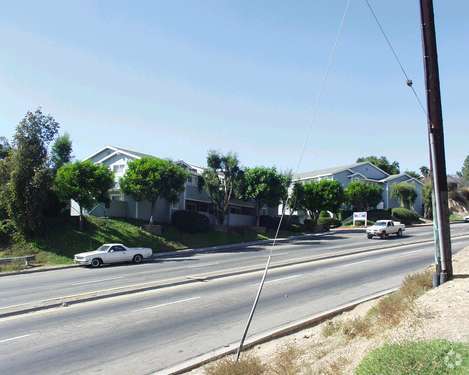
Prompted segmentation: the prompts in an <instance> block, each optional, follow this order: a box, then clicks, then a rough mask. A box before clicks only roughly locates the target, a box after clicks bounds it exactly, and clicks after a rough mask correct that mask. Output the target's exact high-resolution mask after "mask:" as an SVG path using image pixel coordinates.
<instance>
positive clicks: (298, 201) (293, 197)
mask: <svg viewBox="0 0 469 375" xmlns="http://www.w3.org/2000/svg"><path fill="white" fill-rule="evenodd" d="M287 206H288V209H289V211H290V216H291V215H293V213H294V212H296V211H298V210H300V209H301V208H303V207H304V206H305V189H304V185H303V184H302V183H301V182H295V183H293V186H292V187H291V192H290V196H289V198H288V201H287Z"/></svg>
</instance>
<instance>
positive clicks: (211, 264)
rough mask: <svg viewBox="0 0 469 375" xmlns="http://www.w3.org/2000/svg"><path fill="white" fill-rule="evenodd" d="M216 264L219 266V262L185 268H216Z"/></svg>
mask: <svg viewBox="0 0 469 375" xmlns="http://www.w3.org/2000/svg"><path fill="white" fill-rule="evenodd" d="M217 264H220V262H215V263H206V264H197V265H195V266H187V267H185V268H200V267H208V266H216V265H217Z"/></svg>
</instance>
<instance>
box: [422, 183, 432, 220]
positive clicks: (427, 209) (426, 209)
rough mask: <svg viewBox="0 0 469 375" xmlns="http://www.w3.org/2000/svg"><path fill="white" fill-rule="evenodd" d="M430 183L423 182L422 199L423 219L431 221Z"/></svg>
mask: <svg viewBox="0 0 469 375" xmlns="http://www.w3.org/2000/svg"><path fill="white" fill-rule="evenodd" d="M432 194H433V192H432V183H431V181H427V182H425V184H424V185H423V190H422V197H423V217H424V218H425V219H432V217H433V203H432Z"/></svg>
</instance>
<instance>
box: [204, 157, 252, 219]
mask: <svg viewBox="0 0 469 375" xmlns="http://www.w3.org/2000/svg"><path fill="white" fill-rule="evenodd" d="M201 177H202V178H201V179H200V183H201V187H202V188H203V189H204V190H205V191H206V192H207V194H208V195H209V196H210V199H211V200H212V203H213V205H214V208H215V214H216V218H217V222H218V224H219V225H223V224H224V223H225V217H226V215H227V214H228V211H229V207H230V200H231V198H234V196H235V194H237V193H239V192H240V190H242V189H241V188H242V184H243V170H242V169H241V167H240V166H239V161H238V157H237V156H236V154H234V153H227V154H225V155H223V154H221V153H219V152H217V151H209V153H208V155H207V169H205V170H204V172H203V174H202V176H201ZM228 217H229V216H228Z"/></svg>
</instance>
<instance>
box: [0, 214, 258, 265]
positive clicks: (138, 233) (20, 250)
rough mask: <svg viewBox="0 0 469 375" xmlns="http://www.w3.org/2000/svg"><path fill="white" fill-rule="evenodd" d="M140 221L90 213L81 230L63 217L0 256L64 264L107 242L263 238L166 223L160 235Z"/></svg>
mask: <svg viewBox="0 0 469 375" xmlns="http://www.w3.org/2000/svg"><path fill="white" fill-rule="evenodd" d="M141 224H142V223H139V222H132V223H131V222H128V221H124V220H115V219H102V218H95V217H89V218H88V222H87V225H86V228H85V230H84V231H83V232H81V231H79V230H78V227H77V225H76V224H75V223H71V222H66V221H64V220H51V221H49V222H48V224H47V226H46V229H45V230H44V232H43V233H42V235H41V236H40V237H38V238H36V239H33V240H25V239H17V240H16V241H15V242H14V243H12V244H10V245H8V246H7V247H3V248H0V258H2V257H8V256H21V255H30V254H36V258H37V261H38V263H40V264H67V263H71V262H72V258H73V255H74V254H75V253H78V252H82V251H88V250H93V249H96V248H97V247H98V246H99V245H101V244H103V243H107V242H118V243H123V244H125V245H127V246H130V247H132V246H140V247H151V248H152V249H153V252H162V251H174V250H180V249H185V248H197V247H206V246H214V245H223V244H230V243H239V242H245V241H253V240H261V239H266V238H267V237H266V236H263V235H259V234H257V233H255V232H253V231H244V232H242V233H223V232H215V231H211V232H208V233H196V234H189V233H182V232H180V231H178V230H177V229H176V228H174V227H171V226H168V227H166V228H165V230H164V234H163V235H161V236H155V235H152V234H150V233H148V232H145V231H143V230H142V229H140V225H141Z"/></svg>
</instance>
